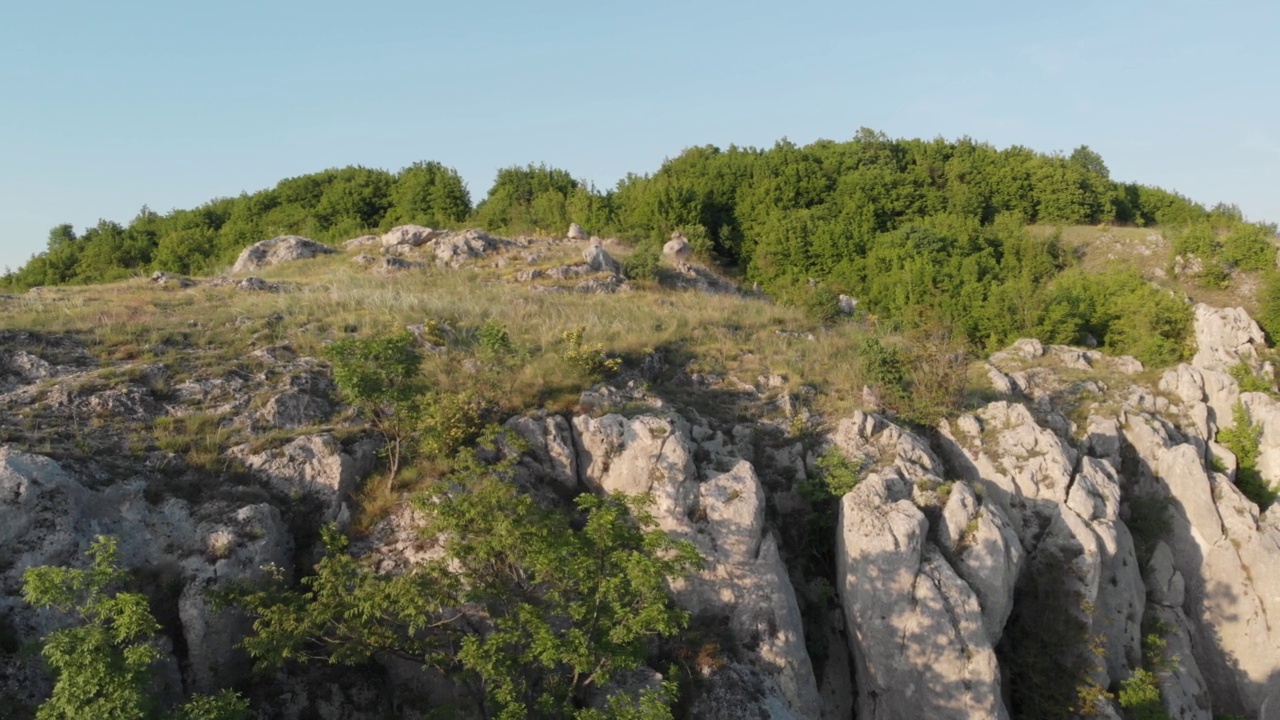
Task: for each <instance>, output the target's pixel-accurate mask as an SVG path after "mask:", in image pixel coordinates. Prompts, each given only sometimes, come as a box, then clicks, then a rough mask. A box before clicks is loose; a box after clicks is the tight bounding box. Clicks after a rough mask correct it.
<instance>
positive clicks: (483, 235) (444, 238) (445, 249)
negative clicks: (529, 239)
mask: <svg viewBox="0 0 1280 720" xmlns="http://www.w3.org/2000/svg"><path fill="white" fill-rule="evenodd" d="M509 246H511V242H510V241H507V240H503V239H501V238H496V237H493V236H492V235H490V234H489V233H487V232H484V231H483V230H463V231H461V232H449V233H444V234H443V235H441V236H440V237H438V238H436V239H435V240H434V241H433V242H432V250H433V252H434V253H435V257H436V264H437V265H447V266H449V267H455V268H456V267H460V266H461V265H462V263H463V262H465V261H467V260H476V259H479V258H483V257H485V256H486V255H488V254H489V253H491V252H494V251H497V250H500V249H503V248H506V247H509Z"/></svg>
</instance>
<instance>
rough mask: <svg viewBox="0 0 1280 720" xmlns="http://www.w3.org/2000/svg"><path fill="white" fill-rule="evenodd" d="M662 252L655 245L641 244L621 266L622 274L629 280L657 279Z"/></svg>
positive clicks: (651, 243) (652, 243) (649, 243)
mask: <svg viewBox="0 0 1280 720" xmlns="http://www.w3.org/2000/svg"><path fill="white" fill-rule="evenodd" d="M661 259H662V250H661V248H659V247H658V244H657V243H654V242H646V243H641V244H640V245H639V247H637V248H636V251H635V252H634V253H632V254H631V257H629V258H627V260H626V262H624V263H623V264H622V274H624V275H626V276H627V278H628V279H630V280H653V279H655V278H657V277H658V263H659V262H660V261H661Z"/></svg>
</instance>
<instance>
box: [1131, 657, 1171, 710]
mask: <svg viewBox="0 0 1280 720" xmlns="http://www.w3.org/2000/svg"><path fill="white" fill-rule="evenodd" d="M1119 695H1120V707H1121V708H1122V709H1124V713H1125V717H1126V718H1128V720H1170V718H1169V713H1167V712H1165V709H1164V701H1163V700H1161V698H1160V679H1159V677H1157V676H1156V674H1155V673H1153V672H1151V671H1150V670H1145V669H1143V668H1138V669H1137V670H1134V671H1133V675H1131V676H1129V679H1127V680H1125V681H1124V682H1122V683H1120V693H1119Z"/></svg>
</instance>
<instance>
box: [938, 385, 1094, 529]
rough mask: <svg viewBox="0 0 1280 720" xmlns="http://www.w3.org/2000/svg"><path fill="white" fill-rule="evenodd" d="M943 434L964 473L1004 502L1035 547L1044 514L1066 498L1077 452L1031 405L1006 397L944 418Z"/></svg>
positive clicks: (1010, 516) (1007, 512) (1052, 511)
mask: <svg viewBox="0 0 1280 720" xmlns="http://www.w3.org/2000/svg"><path fill="white" fill-rule="evenodd" d="M941 434H942V439H943V443H942V446H943V448H944V450H945V452H946V453H947V454H948V457H949V459H950V460H951V463H952V465H953V466H955V468H956V470H957V471H958V472H959V473H960V476H961V477H963V478H964V479H965V480H966V481H967V482H968V483H969V484H970V485H971V486H973V487H974V488H980V491H981V492H982V493H983V495H984V497H986V498H988V499H990V500H992V501H994V502H995V503H997V504H998V505H1000V507H1001V509H1002V510H1003V511H1004V512H1005V515H1006V516H1007V517H1008V519H1009V521H1010V522H1011V523H1012V524H1013V526H1014V529H1015V530H1017V532H1018V537H1019V539H1020V540H1021V541H1022V544H1023V546H1024V547H1026V548H1028V549H1029V550H1030V549H1032V548H1034V547H1035V544H1036V541H1037V538H1038V536H1039V534H1040V532H1042V529H1041V520H1040V518H1041V517H1050V516H1052V515H1054V514H1055V513H1056V507H1057V506H1059V505H1062V504H1064V503H1065V502H1066V500H1067V490H1068V488H1069V487H1070V484H1071V476H1072V469H1073V468H1074V466H1075V461H1076V451H1075V450H1074V449H1072V448H1071V446H1070V445H1068V444H1067V443H1066V442H1065V441H1064V440H1063V439H1062V438H1061V437H1059V436H1058V435H1057V434H1055V433H1053V432H1052V431H1050V430H1046V429H1045V428H1043V427H1041V426H1040V425H1039V423H1037V422H1036V420H1035V418H1034V417H1033V416H1032V415H1031V412H1030V411H1029V410H1027V408H1026V407H1024V406H1022V405H1018V404H1013V403H1008V402H1004V401H999V402H994V403H990V404H989V405H986V406H985V407H983V408H981V409H980V410H978V411H977V412H974V413H972V414H968V415H962V416H960V418H958V419H957V420H956V421H955V422H951V423H949V422H945V421H944V422H943V424H942V426H941Z"/></svg>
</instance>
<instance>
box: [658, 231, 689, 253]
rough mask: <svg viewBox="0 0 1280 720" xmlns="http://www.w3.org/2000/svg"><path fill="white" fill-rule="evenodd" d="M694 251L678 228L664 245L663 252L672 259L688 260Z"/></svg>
mask: <svg viewBox="0 0 1280 720" xmlns="http://www.w3.org/2000/svg"><path fill="white" fill-rule="evenodd" d="M692 253H693V249H692V248H691V247H690V246H689V241H688V240H687V239H686V238H685V236H684V235H682V234H680V231H678V230H677V231H676V232H673V233H671V239H670V240H668V241H667V242H666V244H665V245H663V246H662V254H663V255H665V256H666V257H668V258H670V259H672V260H677V261H684V260H688V259H689V256H690V255H691V254H692Z"/></svg>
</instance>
